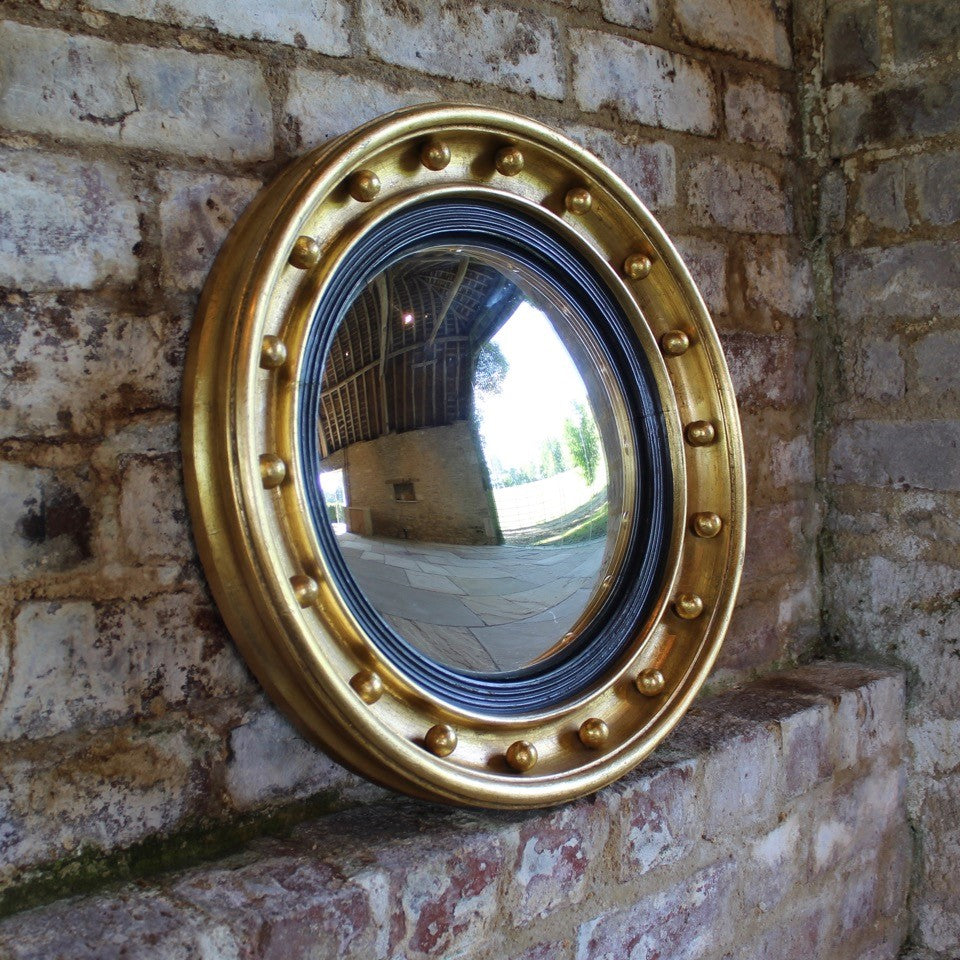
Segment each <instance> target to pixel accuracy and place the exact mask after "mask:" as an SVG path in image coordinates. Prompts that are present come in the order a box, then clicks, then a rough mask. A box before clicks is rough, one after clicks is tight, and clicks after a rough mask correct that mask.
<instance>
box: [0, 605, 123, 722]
mask: <svg viewBox="0 0 960 960" xmlns="http://www.w3.org/2000/svg"><path fill="white" fill-rule="evenodd" d="M14 636H15V642H14V648H13V657H12V660H13V667H12V669H11V670H10V678H9V682H8V683H7V687H6V690H5V691H4V694H3V699H2V700H0V740H15V739H17V738H18V737H47V736H51V735H53V734H56V733H61V732H63V731H65V730H70V729H71V728H73V727H81V726H89V725H91V724H96V723H97V721H98V719H101V718H102V721H105V722H109V721H110V720H111V719H113V718H114V717H115V716H118V715H120V714H121V713H122V712H123V710H124V707H125V706H126V703H125V701H126V698H125V697H124V695H123V691H122V690H121V689H120V687H119V685H118V684H117V683H116V682H115V681H114V678H113V676H112V674H113V672H114V670H115V668H116V662H115V660H114V658H113V657H112V656H111V653H112V651H110V650H102V649H97V648H96V646H95V644H94V637H95V636H96V611H95V609H94V606H93V604H92V603H89V602H88V601H72V602H67V603H31V604H27V605H26V606H24V607H23V608H22V609H21V610H20V612H19V613H18V615H17V617H16V620H15V621H14Z"/></svg>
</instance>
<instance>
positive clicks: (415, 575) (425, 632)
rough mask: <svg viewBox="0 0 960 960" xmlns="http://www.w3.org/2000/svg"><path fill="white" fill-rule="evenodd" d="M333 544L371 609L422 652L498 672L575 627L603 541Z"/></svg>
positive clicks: (350, 539)
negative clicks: (558, 544)
mask: <svg viewBox="0 0 960 960" xmlns="http://www.w3.org/2000/svg"><path fill="white" fill-rule="evenodd" d="M339 544H340V548H341V551H342V552H343V554H344V558H345V560H346V561H347V566H348V567H349V569H350V572H351V573H352V574H353V576H354V578H355V579H356V580H357V583H358V585H359V586H360V588H361V590H363V592H364V593H365V594H366V595H367V598H368V599H369V600H370V601H371V603H372V604H373V606H374V607H375V609H377V610H378V612H379V613H381V615H383V616H385V617H387V619H388V620H389V622H390V625H391V626H392V627H393V628H394V630H396V631H397V632H398V633H399V634H400V635H401V636H403V637H405V638H406V639H407V640H408V641H410V642H411V643H413V644H414V646H416V647H417V648H418V649H420V651H421V652H423V653H426V654H427V655H428V656H430V657H432V658H433V659H435V660H438V661H440V662H442V663H447V664H450V665H454V666H458V667H460V668H461V669H468V670H482V671H491V670H493V671H502V670H512V669H516V668H517V667H520V666H524V665H525V664H527V663H529V662H530V661H531V660H532V659H535V658H536V657H538V656H540V655H541V654H542V653H543V652H545V651H546V650H549V649H550V647H552V646H553V645H554V644H555V643H557V642H558V641H559V640H560V639H561V638H562V636H563V635H564V634H565V633H566V632H567V631H568V630H569V629H570V627H572V626H573V624H574V623H576V621H577V619H578V618H579V616H580V614H581V613H582V611H583V610H584V608H585V606H586V604H587V602H588V601H589V599H590V596H591V594H592V592H593V588H594V587H595V585H596V581H597V575H598V571H599V569H600V566H601V564H602V561H603V553H604V547H605V540H601V539H597V540H593V541H588V542H586V543H582V544H577V545H574V546H572V547H550V546H541V547H532V548H531V547H516V546H513V545H510V544H506V545H492V546H490V545H487V546H485V545H477V546H471V545H443V544H419V543H415V542H414V543H410V542H408V541H391V540H387V539H385V538H377V539H369V538H364V537H360V536H358V535H356V534H347V535H344V536H342V537H341V538H340V539H339ZM374 546H375V547H376V549H368V548H370V547H374ZM423 558H429V559H423ZM406 585H409V588H410V589H406V590H405V589H404V587H405V586H406ZM466 627H472V628H479V629H478V630H464V629H460V628H466ZM486 628H498V629H494V631H493V632H492V633H486V632H484V631H485V630H486Z"/></svg>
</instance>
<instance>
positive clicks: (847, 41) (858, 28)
mask: <svg viewBox="0 0 960 960" xmlns="http://www.w3.org/2000/svg"><path fill="white" fill-rule="evenodd" d="M879 67H880V35H879V32H878V30H877V7H876V2H875V0H851V2H847V3H844V2H841V3H834V4H833V5H832V6H831V7H830V8H829V9H828V10H827V17H826V21H825V23H824V34H823V75H824V78H825V79H826V80H827V82H829V83H833V82H834V81H836V80H850V79H853V78H854V77H868V76H870V75H872V74H874V73H876V72H877V70H878V69H879Z"/></svg>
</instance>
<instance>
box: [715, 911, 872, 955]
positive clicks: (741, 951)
mask: <svg viewBox="0 0 960 960" xmlns="http://www.w3.org/2000/svg"><path fill="white" fill-rule="evenodd" d="M784 913H786V911H778V913H777V915H776V919H775V923H774V926H773V927H772V929H769V930H767V931H765V932H764V933H762V934H760V935H759V936H758V937H757V938H756V939H755V940H751V941H749V942H746V943H744V942H742V941H739V942H738V943H737V949H736V953H735V954H733V956H736V958H737V960H772V958H774V957H775V958H776V960H808V958H810V957H813V956H816V955H817V954H818V953H819V952H820V951H821V950H822V949H823V945H824V943H826V942H827V939H828V933H829V930H830V924H831V921H832V919H833V917H832V914H831V913H830V911H829V910H828V909H826V908H825V906H824V904H822V903H817V902H814V904H812V905H806V904H805V905H804V908H803V909H802V911H801V913H800V915H799V916H797V917H789V918H788V917H785V916H784V915H783V914H784ZM725 960H726V958H725ZM731 960H732V956H731ZM857 960H865V958H863V957H858V958H857Z"/></svg>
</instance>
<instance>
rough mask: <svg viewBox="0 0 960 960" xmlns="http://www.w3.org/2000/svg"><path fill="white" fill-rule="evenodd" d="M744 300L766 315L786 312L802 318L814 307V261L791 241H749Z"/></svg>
mask: <svg viewBox="0 0 960 960" xmlns="http://www.w3.org/2000/svg"><path fill="white" fill-rule="evenodd" d="M743 250H744V254H743V260H744V275H745V278H746V281H747V286H746V290H745V293H744V299H745V300H746V303H747V305H748V306H750V307H752V308H754V309H755V310H759V311H761V312H762V313H763V314H764V315H765V316H768V317H769V316H777V315H780V314H786V316H788V317H791V318H792V319H794V320H800V319H803V318H804V317H806V316H808V315H809V314H810V311H811V310H812V309H813V275H812V271H811V268H810V260H809V259H808V258H807V256H805V255H804V253H803V251H802V250H801V249H800V248H799V247H797V246H795V245H793V244H791V243H789V242H786V243H785V242H780V241H776V240H769V239H764V240H763V241H762V242H750V243H745V244H744V247H743Z"/></svg>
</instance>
